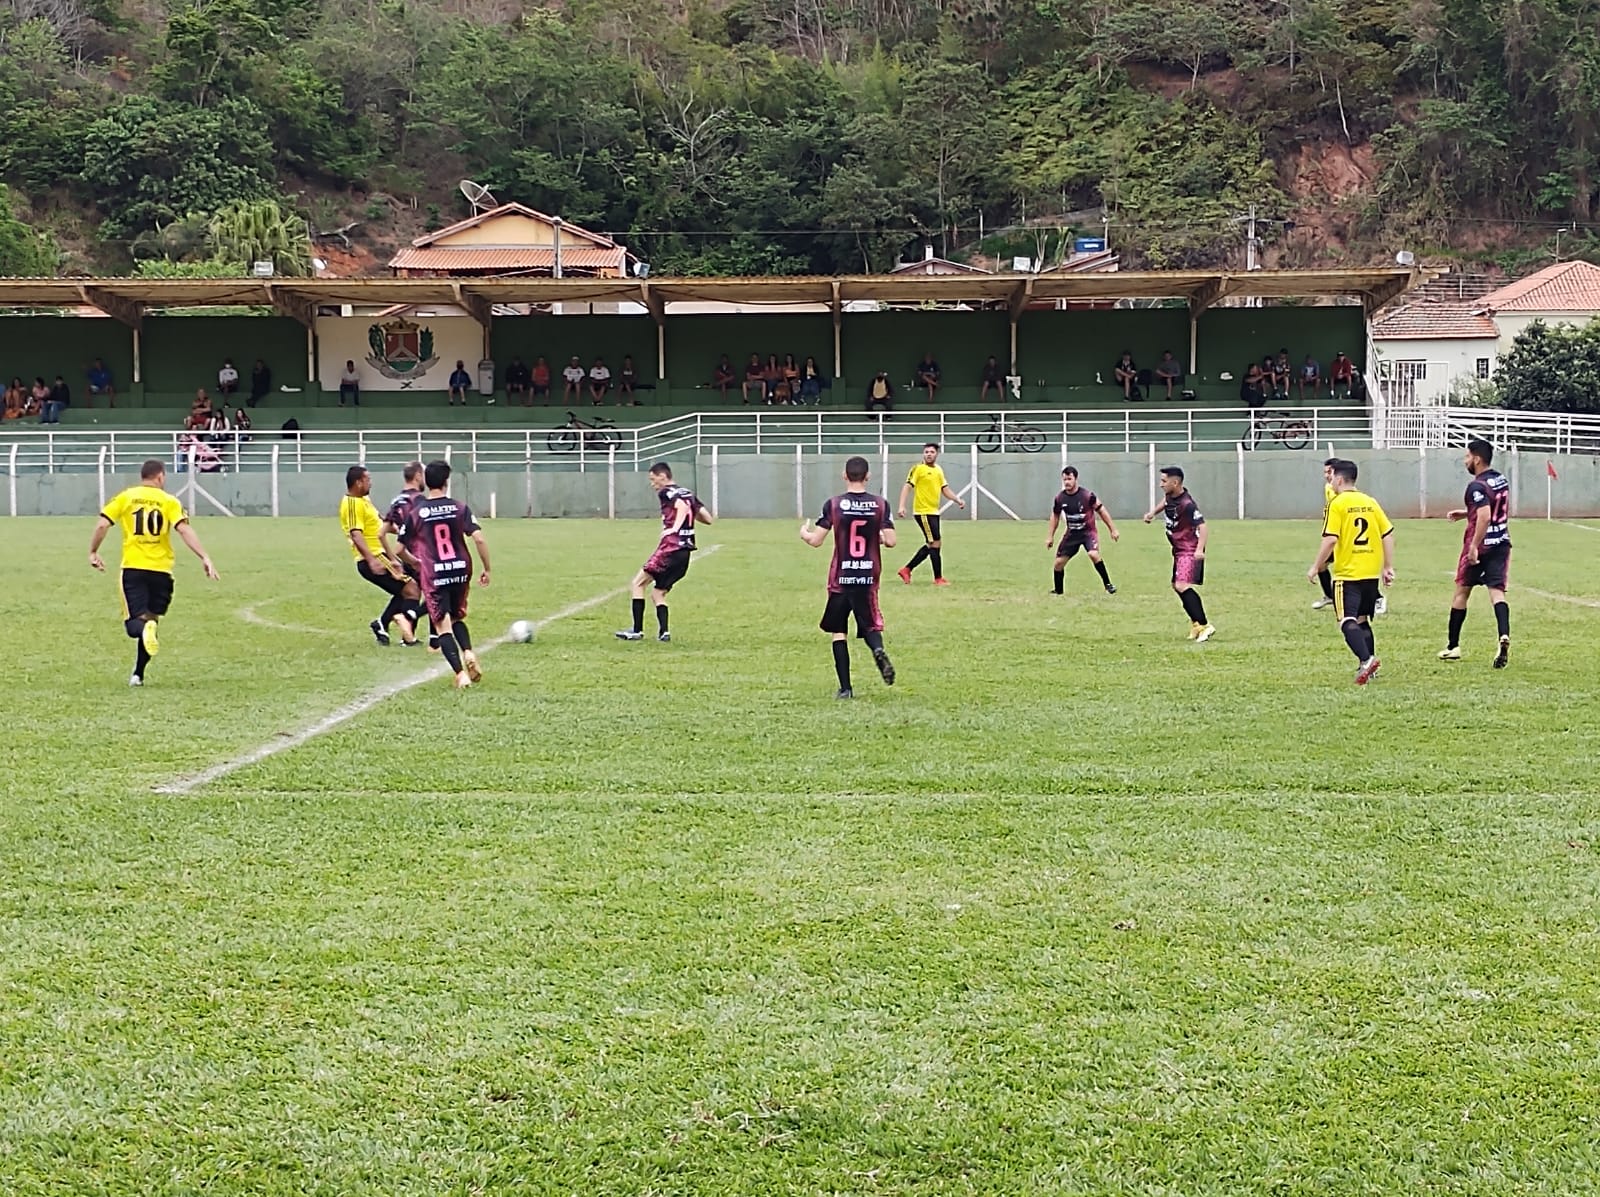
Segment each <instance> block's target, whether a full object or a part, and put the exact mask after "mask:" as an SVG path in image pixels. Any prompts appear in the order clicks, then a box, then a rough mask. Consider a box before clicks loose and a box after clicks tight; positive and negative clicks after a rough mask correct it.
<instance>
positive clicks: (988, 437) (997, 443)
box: [973, 413, 1044, 453]
mask: <svg viewBox="0 0 1600 1197" xmlns="http://www.w3.org/2000/svg"><path fill="white" fill-rule="evenodd" d="M973 444H975V445H977V446H978V452H979V453H997V452H999V451H1001V450H1008V449H1016V450H1018V451H1020V452H1023V453H1037V452H1038V451H1039V450H1040V449H1043V448H1044V433H1042V432H1040V431H1039V430H1038V429H1037V428H1035V427H1034V426H1033V425H1032V424H1006V425H1002V424H1001V423H1000V417H999V416H997V415H995V414H993V413H990V415H989V427H987V428H985V429H984V430H983V431H982V432H980V433H978V436H977V439H976V440H975V441H973Z"/></svg>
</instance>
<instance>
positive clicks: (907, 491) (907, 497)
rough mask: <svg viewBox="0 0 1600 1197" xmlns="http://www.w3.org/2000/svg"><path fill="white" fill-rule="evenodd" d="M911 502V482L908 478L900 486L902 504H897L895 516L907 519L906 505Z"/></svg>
mask: <svg viewBox="0 0 1600 1197" xmlns="http://www.w3.org/2000/svg"><path fill="white" fill-rule="evenodd" d="M910 501H911V480H910V479H909V478H908V479H906V481H905V482H903V483H901V485H900V502H899V503H897V504H895V514H896V515H897V516H899V517H900V518H901V519H905V518H906V504H907V503H909V502H910Z"/></svg>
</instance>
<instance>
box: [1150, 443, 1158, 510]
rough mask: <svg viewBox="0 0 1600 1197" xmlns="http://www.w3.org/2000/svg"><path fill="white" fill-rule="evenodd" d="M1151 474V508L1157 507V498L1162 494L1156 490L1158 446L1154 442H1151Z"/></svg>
mask: <svg viewBox="0 0 1600 1197" xmlns="http://www.w3.org/2000/svg"><path fill="white" fill-rule="evenodd" d="M1149 473H1150V503H1151V506H1154V505H1155V501H1156V496H1157V495H1158V494H1160V493H1161V492H1160V491H1159V490H1158V489H1157V488H1156V446H1155V442H1154V441H1151V442H1150V471H1149Z"/></svg>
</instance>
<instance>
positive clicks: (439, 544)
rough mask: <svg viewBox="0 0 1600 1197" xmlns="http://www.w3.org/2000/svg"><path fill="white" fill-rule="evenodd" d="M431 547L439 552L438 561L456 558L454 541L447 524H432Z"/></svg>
mask: <svg viewBox="0 0 1600 1197" xmlns="http://www.w3.org/2000/svg"><path fill="white" fill-rule="evenodd" d="M433 548H434V551H435V552H436V553H438V554H439V560H440V561H454V560H455V559H456V542H455V541H454V540H453V539H452V538H451V536H450V525H449V524H435V525H434V526H433Z"/></svg>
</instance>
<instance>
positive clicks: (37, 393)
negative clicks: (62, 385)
mask: <svg viewBox="0 0 1600 1197" xmlns="http://www.w3.org/2000/svg"><path fill="white" fill-rule="evenodd" d="M49 401H50V387H49V386H48V385H47V384H46V383H45V380H44V376H43V375H42V374H41V375H39V376H38V377H36V378H35V379H34V380H33V389H32V390H30V391H29V392H28V410H27V411H25V412H23V413H22V414H23V415H25V416H42V415H44V405H45V404H46V403H48V402H49Z"/></svg>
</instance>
